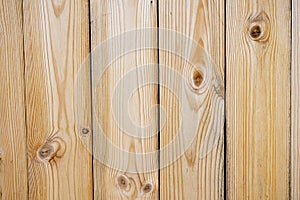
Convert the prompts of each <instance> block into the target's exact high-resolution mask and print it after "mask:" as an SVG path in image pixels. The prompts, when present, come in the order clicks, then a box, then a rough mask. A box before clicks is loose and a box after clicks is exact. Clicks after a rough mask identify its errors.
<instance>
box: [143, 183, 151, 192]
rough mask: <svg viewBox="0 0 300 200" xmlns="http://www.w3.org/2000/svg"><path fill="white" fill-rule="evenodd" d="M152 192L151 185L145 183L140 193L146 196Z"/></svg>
mask: <svg viewBox="0 0 300 200" xmlns="http://www.w3.org/2000/svg"><path fill="white" fill-rule="evenodd" d="M152 191H153V184H152V183H146V184H145V185H143V187H142V192H143V193H144V194H148V193H150V192H152Z"/></svg>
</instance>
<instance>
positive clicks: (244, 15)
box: [226, 0, 291, 199]
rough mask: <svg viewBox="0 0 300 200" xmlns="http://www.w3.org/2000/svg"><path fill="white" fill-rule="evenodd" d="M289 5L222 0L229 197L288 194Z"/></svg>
mask: <svg viewBox="0 0 300 200" xmlns="http://www.w3.org/2000/svg"><path fill="white" fill-rule="evenodd" d="M290 6H291V5H290V2H289V1H284V0H278V1H273V0H260V1H251V2H250V1H240V0H233V1H227V3H226V8H227V9H226V11H227V12H226V13H227V14H226V19H227V22H226V24H227V27H226V35H227V38H226V43H227V45H226V47H227V48H226V55H227V60H226V64H227V65H226V66H227V69H226V72H227V73H226V80H227V81H226V88H227V90H226V102H227V103H226V117H227V118H226V121H227V127H226V130H227V131H226V135H227V151H226V152H227V156H226V157H227V162H226V166H227V168H226V169H227V180H226V183H227V192H226V194H227V197H228V198H229V199H288V198H289V157H290V154H289V151H290V145H289V144H290V141H289V140H290V117H289V114H290V113H289V110H290V20H291V19H290V18H291V10H290V9H291V7H290Z"/></svg>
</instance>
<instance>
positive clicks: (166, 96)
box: [159, 0, 224, 199]
mask: <svg viewBox="0 0 300 200" xmlns="http://www.w3.org/2000/svg"><path fill="white" fill-rule="evenodd" d="M159 28H160V29H168V30H169V31H166V30H165V31H163V30H161V31H160V34H159V48H160V49H159V64H160V69H159V74H160V104H161V107H162V108H161V112H160V113H161V122H160V128H161V133H160V135H161V137H160V148H161V157H160V160H161V162H160V164H161V167H163V168H162V169H161V171H160V198H161V199H222V198H223V188H224V187H223V186H224V185H223V169H224V166H223V165H224V151H223V150H224V147H223V144H224V141H223V138H224V137H223V127H224V101H223V98H224V84H223V80H224V56H223V55H224V31H223V30H224V1H222V0H219V1H205V0H204V1H201V0H187V1H181V0H166V1H159ZM176 74H177V75H176ZM166 86H167V87H166ZM190 136H191V137H192V142H191V141H190V138H189V137H190ZM190 142H191V143H190ZM162 149H165V150H162ZM180 155H182V156H181V157H178V156H180Z"/></svg>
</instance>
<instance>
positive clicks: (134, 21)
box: [91, 0, 158, 199]
mask: <svg viewBox="0 0 300 200" xmlns="http://www.w3.org/2000/svg"><path fill="white" fill-rule="evenodd" d="M156 6H157V5H156V1H155V0H145V1H139V0H121V1H110V0H92V1H91V29H92V49H93V53H92V71H93V74H92V76H93V77H92V82H93V84H92V85H93V88H92V91H93V108H94V110H93V130H94V134H93V135H94V137H93V144H94V145H93V146H94V149H93V150H94V198H95V199H158V173H157V163H158V156H157V153H155V151H156V150H157V148H158V146H157V134H156V132H157V124H158V122H157V116H158V113H157V108H156V107H155V104H157V99H158V93H157V85H156V84H146V85H142V83H145V82H146V83H147V82H148V83H150V82H154V83H155V82H156V83H157V79H158V73H157V48H154V49H149V50H141V51H139V50H137V49H138V48H142V49H143V48H144V44H146V43H149V44H150V47H156V44H157V40H156V35H157V34H156V32H155V31H154V32H153V31H151V30H149V31H145V32H144V31H141V32H139V31H137V32H135V31H134V30H135V29H143V28H151V27H154V28H156V26H157V24H156V18H157V17H156V12H157V11H156ZM126 32H127V34H125V33H126ZM131 36H133V37H132V38H131V39H128V37H129V38H130V37H131ZM112 37H114V38H113V39H109V38H112ZM105 42H107V43H105ZM103 44H105V45H104V48H103V46H102V45H103ZM131 45H132V46H134V47H136V49H132V52H126V49H127V47H128V46H131ZM124 50H125V52H123V51H124ZM122 53H126V54H125V55H122ZM118 55H119V56H121V57H119V56H118ZM105 63H107V64H109V66H106V64H105ZM153 64H154V66H153ZM143 65H146V68H143V67H142V68H141V66H143ZM101 70H103V73H96V72H98V71H101ZM130 88H135V89H136V90H134V91H132V90H131V89H130ZM127 95H129V97H130V98H128V99H127V97H126V96H127ZM114 102H115V103H116V104H114ZM112 104H113V105H112ZM131 123H133V124H134V125H133V126H131V127H130V128H129V129H127V128H126V127H127V126H128V125H129V126H130V124H131ZM149 125H150V126H152V130H151V128H150V129H148V128H146V127H147V126H149ZM101 130H102V131H103V134H102V135H101V133H102V132H101ZM147 135H148V136H149V137H146V138H141V137H142V136H147ZM103 136H104V137H103ZM150 136H151V137H150ZM113 147H116V149H112V148H113ZM125 152H130V153H132V154H131V156H130V155H128V154H126V153H125ZM150 152H154V153H153V154H152V155H153V156H151V157H150V158H149V157H147V156H146V155H149V154H150ZM102 155H104V157H102Z"/></svg>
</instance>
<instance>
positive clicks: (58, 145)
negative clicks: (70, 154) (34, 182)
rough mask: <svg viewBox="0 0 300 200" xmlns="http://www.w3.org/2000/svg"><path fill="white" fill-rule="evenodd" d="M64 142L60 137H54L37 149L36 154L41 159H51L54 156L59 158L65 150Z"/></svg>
mask: <svg viewBox="0 0 300 200" xmlns="http://www.w3.org/2000/svg"><path fill="white" fill-rule="evenodd" d="M65 146H66V145H65V142H64V141H63V139H62V138H59V137H55V138H52V140H47V141H46V142H45V144H44V145H42V146H41V147H40V148H39V149H38V151H37V156H38V158H39V159H40V160H42V161H47V162H49V161H51V160H52V159H54V157H57V158H61V157H62V156H63V155H64V153H65V151H66V148H65Z"/></svg>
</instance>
